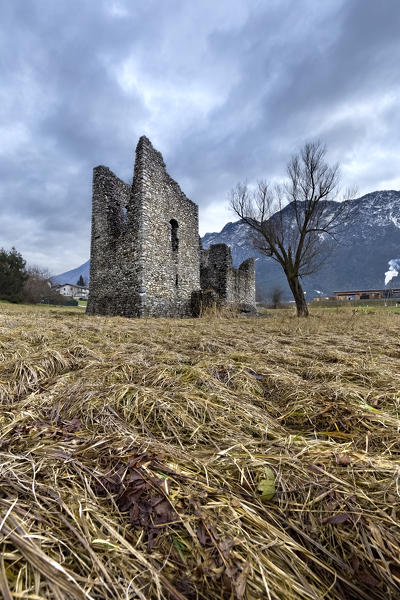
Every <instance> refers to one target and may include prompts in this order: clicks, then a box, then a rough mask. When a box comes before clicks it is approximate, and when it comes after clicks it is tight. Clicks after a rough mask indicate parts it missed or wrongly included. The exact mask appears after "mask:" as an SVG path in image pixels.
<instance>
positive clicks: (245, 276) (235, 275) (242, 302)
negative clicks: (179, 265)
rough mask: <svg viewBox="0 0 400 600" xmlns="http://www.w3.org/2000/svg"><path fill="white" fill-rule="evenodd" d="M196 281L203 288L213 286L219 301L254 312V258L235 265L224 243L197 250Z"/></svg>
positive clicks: (211, 287)
mask: <svg viewBox="0 0 400 600" xmlns="http://www.w3.org/2000/svg"><path fill="white" fill-rule="evenodd" d="M200 285H201V288H202V289H203V290H206V289H213V290H215V292H216V293H217V295H218V297H219V299H220V303H221V304H222V305H227V306H233V307H235V308H238V309H239V310H241V311H245V312H255V300H256V298H255V263H254V259H253V258H248V259H247V260H245V261H244V262H243V263H242V264H241V265H240V266H239V268H237V269H235V268H234V267H233V266H232V255H231V250H230V248H229V246H227V245H226V244H215V245H213V246H210V248H209V249H208V250H201V266H200Z"/></svg>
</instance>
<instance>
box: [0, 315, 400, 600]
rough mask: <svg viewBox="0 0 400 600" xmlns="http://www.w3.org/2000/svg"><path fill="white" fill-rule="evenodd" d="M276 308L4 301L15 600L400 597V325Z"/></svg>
mask: <svg viewBox="0 0 400 600" xmlns="http://www.w3.org/2000/svg"><path fill="white" fill-rule="evenodd" d="M276 315H277V316H274V318H269V319H261V318H258V319H246V318H216V317H212V316H210V317H208V318H204V319H200V320H164V319H160V320H142V321H137V320H126V319H120V318H100V317H86V316H85V315H83V314H82V313H81V312H79V309H72V310H65V309H60V308H57V309H49V308H40V307H36V308H29V307H14V306H10V305H4V304H3V305H0V359H1V368H0V400H1V408H2V410H1V414H0V431H1V436H0V455H1V456H0V461H1V466H0V592H1V594H2V596H3V597H4V598H5V599H6V600H10V599H15V598H30V599H32V600H39V599H44V598H46V599H49V598H50V599H54V600H63V599H71V600H72V599H80V598H82V599H83V598H87V599H90V598H92V599H100V598H107V599H134V598H139V599H142V600H151V599H173V600H185V599H186V600H194V599H199V600H200V599H210V600H214V599H215V600H217V599H219V600H225V599H226V600H228V599H232V600H234V599H238V600H241V599H246V600H256V599H261V598H267V599H274V600H294V599H298V598H299V599H313V600H320V599H332V600H333V599H334V600H343V599H346V600H348V599H365V600H367V599H382V600H388V599H393V600H395V599H396V598H399V597H400V528H399V510H400V507H399V497H400V490H399V477H400V462H399V458H400V439H399V438H400V436H399V426H400V420H399V410H400V369H399V358H400V315H398V314H394V313H385V312H383V311H376V312H375V314H368V313H361V312H354V311H352V310H351V309H350V310H346V309H340V310H337V311H329V310H326V311H323V310H319V311H316V312H314V313H313V314H312V316H311V317H310V318H309V319H308V320H302V321H299V320H297V319H296V318H293V317H292V316H290V315H289V313H288V312H287V311H286V313H281V314H280V313H276ZM271 470H272V472H273V474H274V476H275V489H276V493H275V495H274V497H273V498H272V499H270V500H267V499H266V498H261V497H260V496H259V495H258V493H257V487H258V485H259V483H260V481H262V480H263V478H265V477H266V476H267V473H271Z"/></svg>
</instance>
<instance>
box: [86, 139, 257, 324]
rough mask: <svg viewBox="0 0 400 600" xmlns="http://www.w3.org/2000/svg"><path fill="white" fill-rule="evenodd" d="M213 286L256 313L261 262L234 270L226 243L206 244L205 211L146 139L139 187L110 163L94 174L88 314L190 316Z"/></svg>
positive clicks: (221, 297)
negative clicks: (202, 232)
mask: <svg viewBox="0 0 400 600" xmlns="http://www.w3.org/2000/svg"><path fill="white" fill-rule="evenodd" d="M208 289H211V290H213V291H214V293H215V294H216V297H217V299H218V301H219V303H220V304H229V305H235V306H237V307H238V308H242V309H245V310H248V311H252V310H254V308H255V277H254V260H253V259H248V260H247V261H245V262H244V263H243V264H242V265H241V266H240V267H239V269H233V267H232V258H231V254H230V249H229V247H228V246H226V245H225V244H219V245H217V246H211V248H210V249H209V250H203V249H202V248H201V245H199V226H198V207H197V205H196V204H194V202H192V201H191V200H189V199H188V198H187V197H186V196H185V194H184V193H183V192H182V190H181V189H180V187H179V185H178V184H177V183H176V181H174V180H173V179H172V178H171V177H170V176H169V175H168V173H167V171H166V168H165V163H164V161H163V158H162V156H161V154H160V152H158V151H157V150H155V149H154V148H153V146H152V144H151V142H150V140H148V139H147V138H146V137H144V136H143V137H141V138H140V140H139V142H138V145H137V148H136V160H135V168H134V176H133V182H132V185H129V184H127V183H125V182H123V181H122V180H121V179H119V178H118V177H117V176H116V175H114V173H113V172H112V171H110V169H108V168H107V167H104V166H99V167H96V168H95V169H94V171H93V205H92V237H91V253H90V288H89V290H90V291H89V300H88V305H87V312H88V313H89V314H99V315H121V316H125V317H153V316H154V317H156V316H162V317H185V316H192V314H193V301H192V300H193V296H194V295H196V294H197V297H198V295H199V293H200V294H201V290H208Z"/></svg>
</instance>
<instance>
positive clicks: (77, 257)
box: [0, 0, 400, 272]
mask: <svg viewBox="0 0 400 600" xmlns="http://www.w3.org/2000/svg"><path fill="white" fill-rule="evenodd" d="M0 10H1V13H0V14H1V15H2V26H3V33H2V36H1V37H0V65H1V87H0V134H1V139H2V144H1V147H0V219H1V221H0V222H1V224H2V227H1V230H0V246H5V247H10V246H11V245H15V246H16V247H17V248H18V249H19V250H20V251H21V252H22V253H23V254H24V256H26V257H27V258H28V260H29V261H30V262H35V263H40V264H42V265H43V266H48V267H49V268H50V269H51V270H52V271H53V272H57V271H62V270H65V269H67V268H71V267H74V266H76V265H77V264H79V263H81V262H84V261H85V260H86V259H87V257H88V255H89V229H90V209H91V206H90V195H91V189H90V188H91V176H92V168H93V166H95V165H97V164H106V165H108V166H109V167H110V168H111V169H112V170H114V171H115V172H116V173H117V174H118V175H119V176H121V177H123V178H125V179H128V178H129V177H130V176H131V174H132V168H133V153H134V147H135V144H136V141H137V138H138V137H139V136H140V135H142V134H143V133H145V134H146V135H148V136H149V137H150V138H151V139H152V141H153V143H154V145H155V146H156V147H157V148H158V149H159V150H161V151H162V152H163V154H164V157H165V159H166V162H167V165H168V168H169V170H170V172H171V174H172V176H174V177H175V178H176V179H177V180H178V181H179V182H180V184H181V186H182V188H183V189H184V191H185V192H186V193H187V194H188V195H189V196H190V197H191V198H192V199H193V200H195V201H196V202H198V203H199V204H200V214H201V222H202V224H203V230H204V231H205V230H209V229H214V230H215V229H217V228H220V227H221V226H222V225H223V224H224V222H225V221H226V220H228V218H229V217H230V215H229V213H228V210H227V207H226V195H227V192H228V191H229V189H230V188H231V187H232V186H233V185H234V184H235V183H236V181H237V180H239V179H242V178H247V179H248V180H250V181H251V180H254V179H256V178H258V177H261V176H263V177H269V178H275V177H280V176H282V175H283V174H284V169H285V164H286V161H287V159H288V157H289V155H290V154H291V153H292V152H293V151H295V150H296V149H298V148H299V146H301V145H302V143H303V142H304V141H305V140H307V139H313V138H320V139H322V140H323V141H325V142H326V143H327V145H328V148H329V156H330V158H331V159H332V160H335V161H336V160H339V161H340V162H341V163H342V172H343V179H344V183H346V184H349V185H351V184H354V183H356V184H357V185H358V187H359V190H360V193H361V192H362V193H364V192H368V191H372V190H375V189H380V188H383V187H386V188H387V187H390V188H397V189H398V188H399V187H400V176H399V171H398V164H399V158H400V142H399V141H398V135H397V132H398V129H399V127H398V126H399V119H400V117H399V114H400V111H399V100H400V80H399V78H398V64H400V41H399V39H400V38H399V35H398V32H399V29H400V4H399V2H398V0H386V1H385V2H384V3H378V2H376V1H375V0H326V1H325V2H323V3H322V2H318V3H317V2H315V1H314V0H300V1H299V0H270V1H269V2H268V3H255V2H254V3H252V2H245V1H244V0H243V1H232V0H221V1H220V2H217V3H216V2H214V1H211V0H208V1H204V2H201V3H189V2H184V1H183V0H171V1H170V2H161V0H157V1H155V0H154V1H149V2H142V3H139V2H130V1H128V0H57V2H54V0H25V1H24V2H19V1H16V2H10V1H9V0H0Z"/></svg>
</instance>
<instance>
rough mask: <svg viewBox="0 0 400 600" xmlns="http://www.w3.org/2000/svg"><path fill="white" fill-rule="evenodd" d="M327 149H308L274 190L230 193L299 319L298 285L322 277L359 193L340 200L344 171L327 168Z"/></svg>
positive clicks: (242, 188) (262, 186) (244, 188)
mask: <svg viewBox="0 0 400 600" xmlns="http://www.w3.org/2000/svg"><path fill="white" fill-rule="evenodd" d="M325 156H326V147H325V146H324V145H323V144H322V143H321V142H319V141H316V142H311V143H307V144H305V145H304V146H303V148H302V149H301V150H300V152H298V153H297V154H295V155H293V156H292V157H291V159H290V160H289V163H288V165H287V179H286V181H285V182H284V183H282V184H280V185H276V186H275V187H271V186H270V185H269V184H268V183H267V182H266V181H264V180H260V181H258V182H257V185H256V187H255V188H254V189H253V188H251V189H250V188H249V186H248V184H247V182H242V183H238V184H237V185H236V186H235V187H234V188H233V189H232V190H231V193H230V205H231V208H232V209H233V211H234V212H235V213H236V214H237V215H238V217H239V218H240V219H242V220H243V221H244V222H245V223H247V225H249V227H250V229H251V231H252V240H251V241H252V244H253V246H254V247H255V248H257V249H258V250H259V251H260V252H262V253H263V254H265V255H266V256H268V257H270V258H272V259H273V260H275V261H276V262H278V263H279V264H280V265H281V267H282V269H283V270H284V272H285V275H286V278H287V280H288V284H289V287H290V289H291V291H292V293H293V296H294V299H295V302H296V307H297V314H298V315H299V316H307V315H308V308H307V303H306V301H305V296H304V292H303V289H302V286H301V284H300V281H299V279H300V278H302V277H304V276H306V275H311V274H312V273H315V271H317V270H318V269H319V268H320V267H321V265H322V263H323V262H324V260H325V259H326V258H327V256H328V250H329V248H330V247H331V246H332V243H334V242H335V241H336V239H337V234H338V231H339V230H340V227H341V225H343V224H344V222H345V220H346V219H347V218H348V217H349V203H348V199H350V198H354V196H355V193H356V192H355V190H347V192H346V193H345V195H344V197H342V198H341V200H342V201H341V202H334V203H332V201H333V200H337V199H338V196H339V184H340V173H339V165H338V164H334V165H328V163H327V162H326V160H325Z"/></svg>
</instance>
